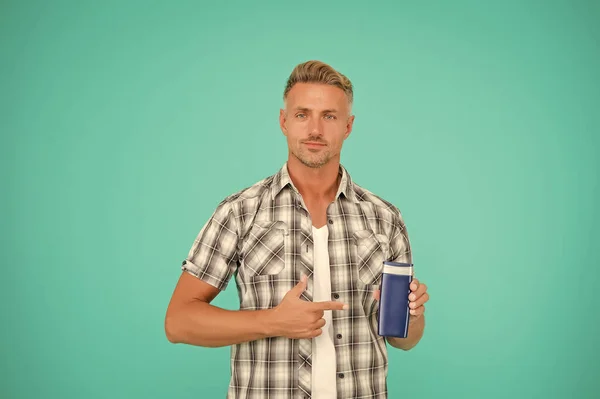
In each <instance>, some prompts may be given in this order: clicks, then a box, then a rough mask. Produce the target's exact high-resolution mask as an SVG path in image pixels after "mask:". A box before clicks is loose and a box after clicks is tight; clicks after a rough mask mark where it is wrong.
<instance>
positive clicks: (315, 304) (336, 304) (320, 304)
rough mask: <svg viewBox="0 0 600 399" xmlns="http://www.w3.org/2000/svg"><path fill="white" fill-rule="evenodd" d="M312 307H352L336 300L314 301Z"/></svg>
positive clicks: (320, 308)
mask: <svg viewBox="0 0 600 399" xmlns="http://www.w3.org/2000/svg"><path fill="white" fill-rule="evenodd" d="M312 307H313V309H315V310H347V309H349V308H350V307H349V306H348V305H346V304H345V303H342V302H336V301H324V302H313V303H312Z"/></svg>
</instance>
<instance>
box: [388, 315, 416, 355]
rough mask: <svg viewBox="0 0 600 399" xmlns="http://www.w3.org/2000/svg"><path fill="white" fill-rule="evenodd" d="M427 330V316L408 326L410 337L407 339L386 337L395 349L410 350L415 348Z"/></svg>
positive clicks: (413, 321)
mask: <svg viewBox="0 0 600 399" xmlns="http://www.w3.org/2000/svg"><path fill="white" fill-rule="evenodd" d="M424 330H425V315H421V316H420V317H419V318H417V319H416V320H410V321H409V324H408V335H407V336H406V338H397V337H386V340H387V342H388V343H389V344H390V345H391V346H393V347H394V348H398V349H403V350H405V351H406V350H410V349H412V348H414V347H415V346H416V345H417V344H418V343H419V341H420V340H421V338H422V337H423V332H424Z"/></svg>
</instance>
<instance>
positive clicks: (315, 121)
mask: <svg viewBox="0 0 600 399" xmlns="http://www.w3.org/2000/svg"><path fill="white" fill-rule="evenodd" d="M353 122H354V116H350V105H349V104H348V97H346V93H344V91H343V90H342V89H340V88H338V87H335V86H331V85H325V84H314V83H297V84H295V85H294V86H293V87H292V89H291V90H290V91H289V92H288V95H287V99H286V102H285V109H282V110H280V112H279V124H280V126H281V130H282V131H283V134H284V135H285V136H286V137H287V142H288V148H289V151H290V154H291V156H294V157H296V158H297V159H298V160H299V161H300V162H302V163H303V164H304V165H306V166H308V167H309V168H320V167H321V166H323V165H325V164H327V162H329V161H330V160H331V159H332V158H336V157H337V159H338V160H339V156H340V152H341V150H342V144H343V142H344V140H345V139H346V138H347V137H348V136H349V135H350V132H351V131H352V123H353Z"/></svg>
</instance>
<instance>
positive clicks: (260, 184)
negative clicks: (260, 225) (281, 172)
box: [215, 175, 275, 219]
mask: <svg viewBox="0 0 600 399" xmlns="http://www.w3.org/2000/svg"><path fill="white" fill-rule="evenodd" d="M274 178H275V175H271V176H268V177H265V178H263V179H261V180H259V181H257V182H255V183H254V184H252V185H250V186H247V187H245V188H243V189H241V190H239V191H237V192H234V193H232V194H229V195H228V196H227V197H225V198H223V199H222V200H221V201H220V202H219V204H218V205H217V207H216V210H215V215H216V216H220V217H226V216H228V215H232V216H234V218H235V219H238V218H240V217H241V216H243V215H248V214H249V213H252V212H253V210H254V208H257V207H258V205H259V204H260V203H261V202H262V200H263V199H264V198H265V197H266V196H269V195H270V194H271V186H272V183H273V179H274Z"/></svg>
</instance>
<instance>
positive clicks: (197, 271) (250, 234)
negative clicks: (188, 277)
mask: <svg viewBox="0 0 600 399" xmlns="http://www.w3.org/2000/svg"><path fill="white" fill-rule="evenodd" d="M340 174H341V181H340V185H339V188H338V192H337V194H336V197H335V200H334V202H333V203H332V204H331V205H329V207H328V208H327V226H328V229H329V258H330V270H331V292H332V298H331V299H332V300H335V301H341V302H343V303H346V304H348V305H349V306H350V309H349V310H340V311H338V310H334V311H332V319H333V321H332V327H333V333H334V340H335V350H336V362H337V370H336V373H337V379H336V381H337V396H338V398H344V399H348V398H387V371H388V357H387V346H386V343H385V339H384V338H383V337H380V336H379V335H378V334H377V310H378V302H377V301H376V300H375V299H373V291H374V290H376V289H378V287H379V283H380V279H381V273H382V270H383V261H384V260H394V261H398V262H409V263H412V259H411V258H412V256H411V251H410V243H409V240H408V235H407V232H406V228H405V226H404V222H403V219H402V216H401V214H400V211H399V210H398V209H397V208H396V207H395V206H394V205H392V204H391V203H389V202H387V201H385V200H383V199H381V198H380V197H378V196H376V195H374V194H373V193H371V192H369V191H367V190H366V189H364V188H362V187H360V186H358V185H357V184H355V183H353V182H352V180H351V178H350V175H349V174H348V173H347V171H346V169H345V168H344V167H343V166H342V165H340ZM182 270H184V271H187V272H189V273H191V274H192V275H194V276H196V277H197V278H200V279H202V280H203V281H206V282H207V283H209V284H211V285H213V286H215V287H216V288H218V289H220V290H223V289H224V288H225V287H226V286H227V283H228V281H229V279H230V278H231V276H235V280H236V284H237V290H238V294H239V298H240V309H245V310H257V309H269V308H273V307H275V306H277V305H278V304H279V303H280V301H281V300H282V299H283V297H284V295H285V294H286V293H287V292H288V291H289V290H290V289H292V287H294V286H295V285H296V284H297V283H298V282H299V281H300V277H301V275H302V274H303V273H304V274H306V275H307V276H308V277H309V279H308V285H307V288H306V290H305V291H304V293H303V294H302V298H303V299H305V300H307V301H312V293H313V284H314V281H313V279H312V277H313V239H312V221H311V219H310V215H309V213H308V211H307V208H306V206H305V204H304V201H303V200H302V196H301V195H300V193H299V192H298V190H297V189H296V188H295V187H294V185H293V183H292V181H291V179H290V177H289V174H288V172H287V164H284V166H283V168H281V170H280V171H279V172H278V173H276V174H275V175H273V176H270V177H268V178H266V179H263V180H261V181H260V182H258V183H256V184H254V185H253V186H251V187H249V188H246V189H244V190H242V191H240V192H238V193H235V194H233V195H231V196H229V197H227V198H225V199H224V200H223V201H222V202H221V203H220V204H219V205H218V207H217V209H216V211H215V212H214V214H213V215H212V216H211V218H210V220H209V221H208V222H207V223H206V224H205V225H204V227H203V228H202V230H201V231H200V233H199V234H198V236H197V238H196V240H195V241H194V243H193V246H192V248H191V249H190V251H189V254H188V257H187V258H186V260H185V261H184V262H183V265H182ZM311 350H312V346H311V340H310V339H288V338H285V337H273V338H267V339H261V340H256V341H251V342H246V343H241V344H237V345H233V346H232V347H231V380H230V384H229V388H228V395H227V398H230V399H233V398H235V399H242V398H243V399H259V398H260V399H263V398H277V399H285V398H295V399H300V398H310V397H311V360H312V358H311Z"/></svg>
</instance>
